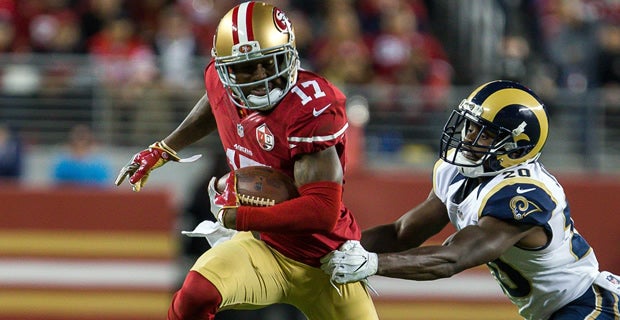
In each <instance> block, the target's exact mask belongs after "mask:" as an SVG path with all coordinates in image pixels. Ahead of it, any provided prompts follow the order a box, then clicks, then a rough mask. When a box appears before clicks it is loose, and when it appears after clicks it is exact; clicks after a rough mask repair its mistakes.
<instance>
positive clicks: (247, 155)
mask: <svg viewBox="0 0 620 320" xmlns="http://www.w3.org/2000/svg"><path fill="white" fill-rule="evenodd" d="M205 86H206V90H207V96H208V98H209V103H210V104H211V108H212V111H213V115H214V116H215V119H216V121H217V127H218V133H219V136H220V139H221V141H222V145H223V146H224V150H225V152H226V156H227V158H228V163H229V165H230V167H231V169H233V170H234V169H237V168H241V167H246V166H251V165H266V166H269V167H273V168H277V169H279V170H281V171H283V172H284V173H286V174H287V175H289V176H290V177H293V169H294V164H295V159H296V157H298V156H300V155H303V154H307V153H314V152H318V151H321V150H324V149H326V148H328V147H331V146H335V147H336V150H337V152H338V155H339V158H340V164H341V165H342V168H343V171H344V168H345V161H346V160H345V149H346V134H345V132H346V129H347V127H348V122H347V117H346V110H345V102H346V97H345V95H344V94H343V93H342V92H341V91H340V90H339V89H338V88H336V87H335V86H334V85H332V84H331V83H329V82H328V81H327V80H326V79H324V78H322V77H320V76H318V75H316V74H314V73H311V72H308V71H305V70H299V71H298V79H297V82H296V84H295V85H294V86H293V87H292V88H291V89H290V90H289V92H288V93H287V94H286V95H285V96H284V97H283V98H282V100H280V102H279V103H278V105H277V106H276V107H275V108H273V109H272V110H270V111H268V112H258V111H249V110H245V111H247V112H249V114H248V115H246V116H245V117H242V116H240V113H239V110H238V108H237V107H236V106H235V105H234V104H233V103H232V102H231V101H230V97H229V96H228V94H227V93H226V90H225V88H224V87H223V85H222V83H221V82H220V79H219V77H218V75H217V71H216V70H215V67H214V64H213V61H212V62H211V63H210V64H209V65H208V66H207V68H206V70H205ZM308 206H312V203H308ZM287 214H295V213H294V212H288V213H287ZM300 223H311V222H308V221H306V222H300ZM260 235H261V240H263V241H265V242H266V243H267V244H269V245H270V246H271V247H273V248H274V249H276V250H278V251H279V252H280V253H282V254H284V255H285V256H287V257H289V258H291V259H294V260H296V261H299V262H303V263H306V264H308V265H312V266H319V265H320V262H319V259H320V258H321V257H322V256H324V255H325V254H327V253H329V252H330V251H332V250H334V249H336V248H338V247H339V246H340V245H341V244H342V243H343V242H344V241H346V240H359V239H360V237H361V231H360V229H359V226H358V225H357V222H356V221H355V218H354V217H353V215H352V214H351V212H350V211H349V209H347V208H346V207H345V205H344V203H342V201H340V215H339V218H338V221H337V223H336V226H335V228H334V229H333V230H332V231H331V232H329V233H307V234H304V233H295V234H291V233H290V232H287V230H281V232H277V233H276V232H261V234H260Z"/></svg>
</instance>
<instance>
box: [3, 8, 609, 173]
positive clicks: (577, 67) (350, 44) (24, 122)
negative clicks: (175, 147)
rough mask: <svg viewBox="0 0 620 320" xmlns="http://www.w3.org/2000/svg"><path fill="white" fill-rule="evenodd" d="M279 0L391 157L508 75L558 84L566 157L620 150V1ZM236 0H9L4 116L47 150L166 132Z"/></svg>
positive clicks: (389, 160)
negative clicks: (78, 139) (78, 137)
mask: <svg viewBox="0 0 620 320" xmlns="http://www.w3.org/2000/svg"><path fill="white" fill-rule="evenodd" d="M269 2H272V3H274V4H275V5H277V6H279V7H280V8H282V9H283V10H285V12H287V13H288V16H289V18H290V19H291V20H292V22H293V25H294V28H295V30H296V34H297V47H298V49H299V52H300V55H301V58H302V67H304V68H306V69H309V70H312V71H316V72H318V73H320V74H322V75H325V76H326V77H327V78H328V79H330V80H331V81H333V82H335V83H336V84H338V85H339V86H340V87H341V88H342V89H343V90H344V91H345V93H347V94H348V95H349V97H350V98H351V99H350V104H351V108H350V109H351V113H352V114H351V119H352V122H354V124H358V125H359V126H360V127H362V128H363V134H364V137H365V140H363V141H362V142H361V143H362V148H361V150H362V152H363V154H364V155H369V154H370V156H369V157H367V158H369V159H373V160H375V162H378V163H379V164H380V165H381V166H390V165H405V166H408V165H414V166H415V165H422V166H424V167H426V166H427V165H428V163H429V162H431V163H432V161H433V159H434V158H435V148H436V145H437V140H438V137H439V130H441V125H442V124H443V121H444V119H445V113H446V111H447V110H450V109H451V108H452V107H453V106H454V105H456V104H457V103H458V101H460V99H462V98H464V97H465V96H466V94H467V93H468V92H469V91H471V90H472V88H473V87H475V86H477V85H479V84H481V83H483V82H486V81H489V80H493V79H512V80H517V81H520V82H522V83H524V84H526V85H527V86H529V87H531V88H533V89H534V90H535V91H536V92H537V93H538V94H539V95H541V96H542V98H543V99H544V100H545V102H546V103H547V106H548V108H549V111H550V112H551V115H552V121H553V124H552V134H553V133H555V132H557V133H558V136H559V137H560V138H558V139H559V142H558V143H556V145H557V147H553V146H552V147H549V149H551V150H552V151H551V152H550V154H551V155H553V154H554V153H557V154H559V155H560V156H561V159H562V161H561V162H560V164H562V167H566V168H567V169H568V170H594V171H605V170H608V169H609V168H607V167H606V166H605V163H607V158H614V157H613V156H614V152H616V151H617V149H618V148H620V144H618V143H616V142H615V140H618V139H617V138H618V129H616V128H618V127H619V125H618V124H619V123H620V120H619V119H620V111H619V109H620V3H619V2H618V1H604V0H557V1H555V0H537V1H533V0H471V1H452V0H434V1H424V0H327V1H303V0H283V1H269ZM235 3H237V2H236V1H214V0H140V1H124V0H19V1H17V0H0V62H1V63H0V104H1V105H2V107H1V108H0V122H1V123H3V127H4V128H6V129H7V130H9V133H11V132H13V133H15V134H17V135H18V136H19V138H20V139H21V141H22V143H24V144H26V145H27V146H34V147H37V146H57V145H59V144H62V143H63V142H65V141H67V140H68V136H69V133H70V131H71V130H72V129H73V128H74V127H75V126H77V125H85V126H87V127H88V128H90V130H92V134H93V137H94V139H93V140H94V142H98V143H101V144H102V145H103V146H107V147H134V146H144V145H147V144H149V143H151V142H152V141H154V140H156V139H160V138H162V137H163V136H164V135H165V134H166V133H168V132H169V131H170V130H171V129H172V128H174V126H175V125H176V124H177V123H178V122H179V121H180V120H181V119H183V117H184V115H185V114H186V113H187V111H188V110H189V109H190V108H191V107H192V106H193V103H194V101H195V100H196V99H197V97H199V96H200V95H201V94H202V90H203V83H202V71H203V68H204V67H205V66H206V64H207V63H208V61H209V59H210V50H211V45H212V37H213V33H214V29H215V27H216V25H217V23H218V21H219V18H220V17H221V16H222V15H223V14H224V13H225V12H226V11H227V10H229V9H230V7H232V6H233V5H234V4H235ZM556 128H557V130H556ZM207 140H208V139H207ZM552 140H554V136H553V135H552ZM207 143H208V141H207ZM551 144H552V145H553V143H551ZM22 150H28V148H22ZM567 152H570V153H571V154H573V155H574V157H571V159H573V160H567V158H566V157H564V155H565V154H566V153H567ZM2 154H3V153H2V152H0V155H2ZM608 154H609V155H610V156H607V155H608ZM550 157H551V156H550ZM4 161H5V160H0V163H2V162H4ZM6 161H9V160H6ZM551 161H553V160H551ZM371 165H372V164H371ZM614 167H615V166H611V167H610V168H612V169H613V168H614Z"/></svg>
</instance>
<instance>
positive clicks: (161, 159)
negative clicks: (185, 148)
mask: <svg viewBox="0 0 620 320" xmlns="http://www.w3.org/2000/svg"><path fill="white" fill-rule="evenodd" d="M200 157H201V155H195V156H192V157H190V158H187V159H181V158H180V157H179V156H178V155H177V153H176V152H175V151H174V150H173V149H172V148H170V147H168V146H167V145H166V144H165V143H164V142H163V141H158V142H155V143H153V144H151V145H150V146H149V147H148V148H147V149H145V150H142V151H140V152H138V153H136V154H135V155H134V156H133V157H132V158H131V161H129V163H128V164H126V165H125V166H124V167H123V168H121V170H120V172H119V174H118V176H117V177H116V180H115V181H114V184H116V185H117V186H119V185H121V183H123V181H125V178H127V177H129V183H130V184H131V186H132V189H133V191H136V192H138V191H140V190H141V189H142V187H143V186H144V184H146V181H147V180H148V178H149V174H150V173H151V171H153V170H155V169H157V168H159V167H161V166H163V165H164V164H166V162H168V161H170V160H172V161H176V162H194V161H196V160H198V159H199V158H200Z"/></svg>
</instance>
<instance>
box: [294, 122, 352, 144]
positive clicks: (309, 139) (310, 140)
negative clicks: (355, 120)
mask: <svg viewBox="0 0 620 320" xmlns="http://www.w3.org/2000/svg"><path fill="white" fill-rule="evenodd" d="M347 128H349V123H348V122H347V123H345V124H344V126H343V127H342V128H341V129H340V130H338V132H336V133H334V134H330V135H327V136H312V137H288V142H289V147H290V148H294V147H295V146H296V145H295V143H298V142H306V143H313V142H325V141H330V140H334V139H337V138H338V137H340V136H341V135H342V134H343V133H344V132H345V131H347Z"/></svg>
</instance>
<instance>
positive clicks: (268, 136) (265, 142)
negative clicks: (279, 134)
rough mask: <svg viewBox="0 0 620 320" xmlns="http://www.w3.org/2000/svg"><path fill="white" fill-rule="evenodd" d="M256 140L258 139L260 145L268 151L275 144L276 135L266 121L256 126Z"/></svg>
mask: <svg viewBox="0 0 620 320" xmlns="http://www.w3.org/2000/svg"><path fill="white" fill-rule="evenodd" d="M256 140H258V145H260V147H261V148H263V149H264V150H266V151H271V149H273V147H274V145H275V137H274V136H273V133H271V130H269V128H267V125H266V124H264V123H263V124H261V125H260V126H259V127H258V128H256Z"/></svg>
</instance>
